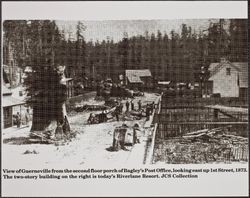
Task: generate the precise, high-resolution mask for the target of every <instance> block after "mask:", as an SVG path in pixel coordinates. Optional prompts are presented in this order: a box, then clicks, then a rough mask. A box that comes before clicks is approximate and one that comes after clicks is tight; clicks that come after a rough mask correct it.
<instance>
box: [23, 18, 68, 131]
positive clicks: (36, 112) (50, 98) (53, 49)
mask: <svg viewBox="0 0 250 198" xmlns="http://www.w3.org/2000/svg"><path fill="white" fill-rule="evenodd" d="M28 28H29V34H28V36H29V61H27V62H26V63H27V65H28V66H30V67H31V72H29V73H27V77H26V78H25V81H24V84H25V86H26V90H27V92H28V96H29V97H28V98H27V103H28V104H29V105H31V106H32V108H33V122H32V128H31V131H44V130H46V128H47V127H48V126H50V124H51V123H52V122H57V121H58V122H62V121H63V119H64V116H65V111H63V105H64V102H65V100H66V85H64V84H62V83H61V80H62V77H63V73H62V70H60V67H58V66H60V65H61V63H62V62H61V61H62V59H61V58H62V54H61V53H62V50H63V49H61V42H62V37H61V35H60V33H59V30H58V28H57V26H56V24H55V22H54V21H48V20H46V21H31V23H30V24H28Z"/></svg>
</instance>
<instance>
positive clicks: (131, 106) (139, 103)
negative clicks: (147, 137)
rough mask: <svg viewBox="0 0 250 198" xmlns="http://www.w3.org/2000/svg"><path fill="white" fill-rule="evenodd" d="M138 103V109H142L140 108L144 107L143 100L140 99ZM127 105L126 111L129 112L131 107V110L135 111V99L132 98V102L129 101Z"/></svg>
mask: <svg viewBox="0 0 250 198" xmlns="http://www.w3.org/2000/svg"><path fill="white" fill-rule="evenodd" d="M137 104H138V110H139V111H140V110H141V109H142V103H141V100H139V101H138V103H137ZM125 105H126V111H127V112H128V111H129V108H131V111H134V110H135V105H134V102H133V100H131V101H130V102H129V101H127V102H126V104H125Z"/></svg>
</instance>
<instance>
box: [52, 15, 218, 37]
mask: <svg viewBox="0 0 250 198" xmlns="http://www.w3.org/2000/svg"><path fill="white" fill-rule="evenodd" d="M217 21H218V19H183V20H180V19H178V20H106V21H81V22H82V23H83V24H84V26H86V29H85V31H84V39H85V40H86V41H91V40H92V41H93V42H95V41H97V40H98V41H102V40H107V38H109V39H113V41H114V42H117V41H119V40H121V39H122V38H123V35H124V32H127V34H128V36H129V37H131V36H136V35H144V34H145V32H146V31H148V32H149V34H151V33H157V31H158V30H160V31H161V32H162V33H164V32H166V33H167V34H169V33H170V32H171V30H174V31H175V32H177V33H180V32H181V25H182V24H183V23H184V24H186V25H187V26H191V27H192V31H195V32H196V33H199V32H200V31H202V30H205V29H207V28H208V27H209V24H210V22H217ZM56 23H57V25H58V26H59V29H60V30H64V32H65V34H66V35H68V34H69V32H71V35H72V37H74V34H75V31H76V24H77V21H56Z"/></svg>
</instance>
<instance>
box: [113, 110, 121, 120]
mask: <svg viewBox="0 0 250 198" xmlns="http://www.w3.org/2000/svg"><path fill="white" fill-rule="evenodd" d="M119 111H120V108H119V106H116V108H115V112H114V113H115V117H116V120H117V121H119Z"/></svg>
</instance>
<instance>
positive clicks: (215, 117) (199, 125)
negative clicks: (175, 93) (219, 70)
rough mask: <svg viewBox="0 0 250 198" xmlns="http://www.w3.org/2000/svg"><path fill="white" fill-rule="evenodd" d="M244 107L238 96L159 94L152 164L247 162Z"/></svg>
mask: <svg viewBox="0 0 250 198" xmlns="http://www.w3.org/2000/svg"><path fill="white" fill-rule="evenodd" d="M229 102H230V105H229ZM226 105H227V107H226V108H225V106H226ZM246 106H247V104H246V101H244V100H240V99H237V100H236V99H231V101H229V99H225V98H192V99H187V98H168V97H166V96H163V98H162V103H161V110H160V113H159V114H158V115H156V117H155V122H157V123H158V127H157V131H156V138H155V148H154V157H153V163H157V162H159V161H162V162H165V163H210V162H211V163H212V162H221V161H222V162H226V161H227V162H232V161H237V160H238V161H247V160H248V159H247V158H248V149H247V148H248V145H247V143H248V142H247V137H248V111H247V109H245V107H246ZM235 107H241V108H235ZM243 107H244V108H243ZM192 153H193V155H192ZM204 156H205V157H204Z"/></svg>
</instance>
